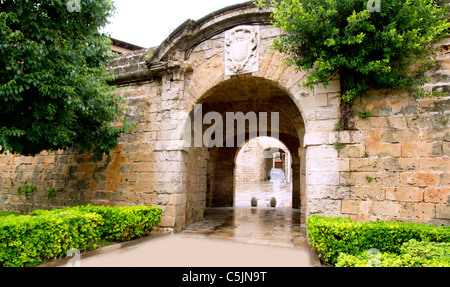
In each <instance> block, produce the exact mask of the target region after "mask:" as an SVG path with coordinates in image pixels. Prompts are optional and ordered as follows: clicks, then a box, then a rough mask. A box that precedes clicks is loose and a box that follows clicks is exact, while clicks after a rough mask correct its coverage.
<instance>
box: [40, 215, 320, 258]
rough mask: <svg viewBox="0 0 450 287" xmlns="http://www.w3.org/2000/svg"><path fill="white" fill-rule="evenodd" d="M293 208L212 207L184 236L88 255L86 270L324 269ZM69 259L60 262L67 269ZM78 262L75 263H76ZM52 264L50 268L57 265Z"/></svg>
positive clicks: (155, 236)
mask: <svg viewBox="0 0 450 287" xmlns="http://www.w3.org/2000/svg"><path fill="white" fill-rule="evenodd" d="M299 218H300V216H299V211H298V210H294V209H291V208H213V209H208V210H207V212H206V216H205V219H204V220H202V221H199V222H197V223H194V224H192V225H190V226H188V227H187V228H186V230H184V231H183V232H181V233H177V234H165V235H161V234H157V233H152V234H151V235H150V236H149V237H147V238H143V239H139V240H136V241H133V242H127V243H123V244H117V245H113V246H108V247H104V248H101V249H99V250H95V251H92V252H89V253H87V254H84V255H82V256H81V260H80V261H79V264H80V266H81V267H100V266H101V267H310V266H320V263H319V261H318V259H317V257H316V256H315V255H314V254H313V253H312V252H311V251H310V249H309V248H308V246H307V243H306V238H305V231H304V229H303V228H302V227H301V226H300V224H299ZM67 261H68V259H66V260H63V261H60V262H59V265H60V266H66V262H67ZM72 261H73V260H72ZM56 265H58V263H56V262H53V263H50V264H48V265H47V266H56Z"/></svg>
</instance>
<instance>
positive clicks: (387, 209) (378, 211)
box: [369, 201, 401, 217]
mask: <svg viewBox="0 0 450 287" xmlns="http://www.w3.org/2000/svg"><path fill="white" fill-rule="evenodd" d="M400 207H401V205H400V204H399V203H397V202H391V201H372V203H371V204H370V206H369V213H371V214H374V215H381V216H388V217H396V216H398V215H399V212H400Z"/></svg>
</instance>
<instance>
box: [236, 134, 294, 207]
mask: <svg viewBox="0 0 450 287" xmlns="http://www.w3.org/2000/svg"><path fill="white" fill-rule="evenodd" d="M235 164H236V165H235V172H234V181H235V182H234V184H235V200H234V206H235V207H250V206H252V204H251V201H252V199H253V198H255V199H256V202H254V203H253V205H254V204H255V203H257V206H258V207H268V206H271V207H286V208H290V207H292V202H293V201H292V199H293V198H292V158H291V152H290V151H289V149H288V148H287V147H286V146H285V145H284V144H283V143H282V142H281V141H279V140H277V139H274V138H270V137H257V138H253V139H250V140H248V141H247V142H246V143H245V145H243V146H242V147H241V148H240V149H239V150H238V152H237V154H236V158H235ZM272 198H275V206H272V205H271V204H270V201H271V199H272Z"/></svg>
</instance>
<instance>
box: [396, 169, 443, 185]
mask: <svg viewBox="0 0 450 287" xmlns="http://www.w3.org/2000/svg"><path fill="white" fill-rule="evenodd" d="M400 184H402V185H413V186H418V187H428V186H437V185H438V184H439V174H436V173H411V172H405V173H402V174H400Z"/></svg>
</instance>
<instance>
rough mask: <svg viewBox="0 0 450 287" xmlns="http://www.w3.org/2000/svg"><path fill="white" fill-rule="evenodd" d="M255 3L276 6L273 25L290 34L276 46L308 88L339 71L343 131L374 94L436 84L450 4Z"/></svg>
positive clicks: (402, 0) (418, 0) (395, 0)
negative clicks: (355, 108)
mask: <svg viewBox="0 0 450 287" xmlns="http://www.w3.org/2000/svg"><path fill="white" fill-rule="evenodd" d="M375 2H378V3H375ZM368 4H369V5H368ZM373 4H381V7H380V8H381V10H380V12H375V11H372V12H369V10H373V9H370V7H372V5H373ZM256 5H258V6H259V7H268V6H272V7H274V11H273V13H272V16H273V19H274V26H276V27H278V28H280V29H281V30H282V31H283V32H284V33H283V35H281V36H280V37H279V38H277V39H276V40H275V41H274V43H273V48H274V49H276V50H278V51H280V52H283V53H286V54H287V58H286V63H287V64H290V65H296V66H297V67H298V68H299V69H301V70H308V71H310V72H309V74H308V75H307V77H306V81H305V82H304V83H303V85H304V86H306V87H309V88H313V87H314V86H315V85H317V84H319V83H324V84H325V85H327V84H328V81H329V79H330V78H331V77H332V76H334V75H336V74H339V76H340V80H341V89H342V99H343V108H344V109H343V117H344V118H343V123H342V124H343V126H344V128H347V129H348V128H349V126H348V122H347V118H346V116H348V109H349V106H350V103H352V101H353V99H354V98H355V97H357V96H362V95H364V94H365V93H366V92H367V91H368V90H369V89H384V88H389V89H394V90H407V91H409V92H410V93H411V94H413V95H414V96H416V97H424V96H429V95H431V94H430V93H429V92H426V91H425V90H424V89H423V88H421V87H422V86H423V85H424V84H426V83H428V82H429V81H430V79H429V78H426V77H424V75H425V72H426V71H427V70H428V69H429V67H430V64H431V63H432V62H433V60H432V55H433V54H434V52H436V51H437V48H436V47H435V46H433V44H434V43H435V42H436V41H438V40H440V39H442V38H443V37H445V36H448V35H449V27H450V24H449V22H448V21H447V17H446V16H447V13H448V6H445V7H444V6H443V5H438V4H436V2H434V1H432V0H380V1H368V0H283V1H275V0H259V1H257V2H256ZM376 10H378V9H376Z"/></svg>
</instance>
